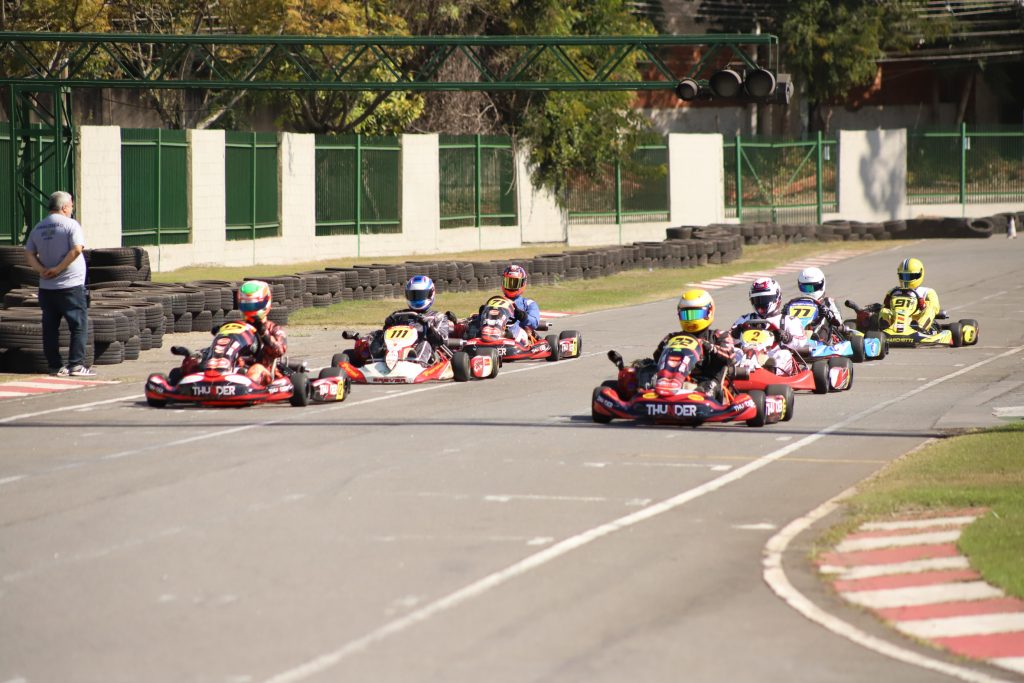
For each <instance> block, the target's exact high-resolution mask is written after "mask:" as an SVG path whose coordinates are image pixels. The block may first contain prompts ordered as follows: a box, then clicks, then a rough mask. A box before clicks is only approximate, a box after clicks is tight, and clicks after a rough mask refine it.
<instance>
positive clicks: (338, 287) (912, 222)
mask: <svg viewBox="0 0 1024 683" xmlns="http://www.w3.org/2000/svg"><path fill="white" fill-rule="evenodd" d="M1010 215H1015V216H1016V219H1017V225H1018V226H1020V225H1022V220H1024V212H1022V213H1018V214H998V215H996V216H991V217H987V218H973V219H971V218H915V219H906V220H891V221H884V222H873V223H872V222H867V223H862V222H858V221H846V220H834V221H826V222H825V223H823V224H821V225H817V224H773V223H743V224H730V223H714V224H711V225H703V226H677V227H671V228H667V229H666V231H665V234H666V239H664V240H662V241H660V242H654V241H651V242H635V243H633V244H629V245H622V246H606V247H594V248H589V249H574V250H570V251H565V252H561V253H552V254H543V255H541V256H536V257H533V258H524V259H514V260H513V259H495V260H491V261H431V260H416V261H406V262H404V263H377V264H368V265H353V266H343V267H342V266H339V267H329V268H325V269H323V270H313V271H304V272H300V273H294V274H291V275H278V276H274V277H260V278H258V279H261V280H264V281H266V282H267V283H268V284H269V285H270V287H271V291H272V293H273V297H274V307H273V308H272V309H271V312H270V318H271V319H272V320H274V321H275V322H277V323H280V324H287V322H288V317H289V315H290V313H291V312H293V311H297V310H299V309H302V308H306V307H310V306H315V307H322V306H330V305H332V304H337V303H340V302H343V301H356V300H384V299H400V298H401V297H402V295H403V286H404V284H405V282H406V280H408V278H409V277H411V276H412V275H428V276H430V277H431V278H432V279H433V280H434V283H435V285H436V287H437V290H438V292H469V291H495V290H497V289H498V288H499V287H500V286H501V273H502V271H503V270H504V269H505V267H506V266H508V265H509V264H511V263H518V264H520V265H522V266H523V267H525V268H526V269H527V272H529V274H530V281H531V284H533V285H552V284H558V283H560V282H567V281H573V280H589V279H594V278H599V277H605V276H608V275H614V274H615V273H619V272H622V271H625V270H635V269H645V270H651V269H654V268H693V267H697V266H703V265H707V264H720V263H729V262H730V261H733V260H735V259H736V258H738V257H739V256H740V254H741V253H742V251H743V246H744V245H753V244H779V243H783V244H788V243H795V242H811V241H821V242H840V241H844V242H845V241H858V240H887V239H921V238H928V237H942V238H984V237H989V236H991V235H992V234H1003V233H1005V231H1006V226H1007V220H1008V218H1009V216H1010ZM85 256H86V262H87V264H88V271H87V272H88V284H87V286H88V290H89V301H90V307H89V323H90V324H89V342H88V345H87V358H86V362H87V363H88V364H90V365H92V364H95V365H113V364H116V363H121V362H122V361H125V360H134V359H135V358H138V356H139V353H140V352H142V351H146V350H148V349H153V348H162V347H163V338H164V335H166V334H173V333H185V332H200V331H201V332H208V331H210V330H211V329H213V328H215V327H217V326H219V325H220V324H222V323H223V322H224V321H225V320H230V319H234V318H237V317H238V316H239V315H240V313H239V312H238V306H237V299H236V297H237V291H238V287H239V286H240V285H241V282H242V281H223V280H194V281H191V282H178V283H162V282H152V280H151V277H152V270H151V268H150V264H149V255H148V253H147V252H146V250H145V249H142V248H141V247H124V248H113V249H87V250H86V251H85ZM245 279H257V278H252V277H248V278H245ZM38 285H39V276H38V275H37V274H36V272H35V271H34V270H32V268H31V267H29V265H28V262H27V261H26V259H25V251H24V249H23V248H22V247H18V246H14V247H5V246H0V296H2V297H3V301H2V308H0V372H45V371H46V369H47V367H46V359H45V358H44V357H43V355H42V325H41V322H40V313H39V303H38V298H37V290H38ZM68 341H69V339H68V332H67V327H66V325H65V324H64V323H62V327H61V340H60V343H61V345H62V353H63V354H65V355H66V354H67V343H68Z"/></svg>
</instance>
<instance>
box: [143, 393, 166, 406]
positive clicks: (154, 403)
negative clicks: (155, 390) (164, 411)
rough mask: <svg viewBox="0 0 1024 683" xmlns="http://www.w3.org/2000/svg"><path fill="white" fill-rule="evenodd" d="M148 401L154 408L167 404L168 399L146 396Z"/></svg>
mask: <svg viewBox="0 0 1024 683" xmlns="http://www.w3.org/2000/svg"><path fill="white" fill-rule="evenodd" d="M146 403H147V404H148V405H150V406H152V407H153V408H163V407H164V406H166V405H167V401H162V400H160V399H158V398H153V397H152V396H147V397H146Z"/></svg>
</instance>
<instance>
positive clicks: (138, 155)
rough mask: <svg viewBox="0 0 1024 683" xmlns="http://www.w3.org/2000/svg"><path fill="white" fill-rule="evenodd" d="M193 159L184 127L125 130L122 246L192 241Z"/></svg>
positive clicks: (122, 146) (122, 155)
mask: <svg viewBox="0 0 1024 683" xmlns="http://www.w3.org/2000/svg"><path fill="white" fill-rule="evenodd" d="M187 159H188V142H187V141H186V134H185V131H183V130H161V129H159V128H157V129H132V128H122V129H121V246H124V247H141V246H149V245H153V246H159V245H161V244H184V243H187V242H188V241H189V235H190V233H189V227H188V187H187V185H188V161H187Z"/></svg>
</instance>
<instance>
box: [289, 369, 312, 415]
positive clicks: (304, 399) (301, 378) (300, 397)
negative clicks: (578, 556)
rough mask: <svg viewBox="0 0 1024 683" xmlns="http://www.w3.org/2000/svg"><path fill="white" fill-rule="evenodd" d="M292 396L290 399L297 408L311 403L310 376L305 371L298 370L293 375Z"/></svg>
mask: <svg viewBox="0 0 1024 683" xmlns="http://www.w3.org/2000/svg"><path fill="white" fill-rule="evenodd" d="M291 379H292V396H291V398H289V399H288V401H289V402H290V403H291V404H292V405H293V406H295V407H296V408H302V407H303V406H308V405H309V395H310V394H309V392H310V386H309V377H307V376H306V373H304V372H296V373H294V374H293V375H292V378H291Z"/></svg>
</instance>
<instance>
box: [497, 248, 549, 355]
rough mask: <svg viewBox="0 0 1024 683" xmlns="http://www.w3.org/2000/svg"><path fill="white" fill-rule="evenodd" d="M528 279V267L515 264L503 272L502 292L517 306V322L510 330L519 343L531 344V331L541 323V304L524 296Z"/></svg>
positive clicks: (510, 326)
mask: <svg viewBox="0 0 1024 683" xmlns="http://www.w3.org/2000/svg"><path fill="white" fill-rule="evenodd" d="M527 279H528V276H527V274H526V269H525V268H523V267H522V266H518V265H515V264H512V265H510V266H508V267H507V268H505V270H504V271H503V272H502V274H501V292H502V294H504V295H505V296H506V298H508V299H511V300H512V304H513V305H514V306H515V322H513V323H512V324H511V325H509V328H508V332H509V334H511V335H512V338H513V339H515V340H516V342H517V343H519V344H529V343H530V333H531V332H532V331H533V330H535V329H537V326H538V325H540V306H538V305H537V302H536V301H534V300H533V299H527V298H526V297H525V296H523V292H525V291H526V281H527Z"/></svg>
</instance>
